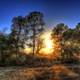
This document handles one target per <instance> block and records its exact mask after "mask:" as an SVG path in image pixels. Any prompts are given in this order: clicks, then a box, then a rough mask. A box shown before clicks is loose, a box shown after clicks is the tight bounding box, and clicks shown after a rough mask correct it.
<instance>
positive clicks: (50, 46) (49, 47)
mask: <svg viewBox="0 0 80 80" xmlns="http://www.w3.org/2000/svg"><path fill="white" fill-rule="evenodd" d="M41 38H43V39H44V40H43V45H44V48H42V49H41V51H40V52H41V53H43V54H51V53H52V52H53V50H54V43H53V40H51V32H47V33H44V34H43V35H42V36H41Z"/></svg>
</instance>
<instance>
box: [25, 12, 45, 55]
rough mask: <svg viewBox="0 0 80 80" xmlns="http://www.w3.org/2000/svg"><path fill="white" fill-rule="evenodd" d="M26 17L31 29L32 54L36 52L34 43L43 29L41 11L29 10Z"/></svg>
mask: <svg viewBox="0 0 80 80" xmlns="http://www.w3.org/2000/svg"><path fill="white" fill-rule="evenodd" d="M26 19H27V20H28V22H29V28H30V30H31V33H30V35H31V38H32V43H33V44H32V46H33V54H35V52H36V43H37V38H38V37H39V34H40V33H42V31H43V30H44V27H43V26H44V20H43V14H42V13H41V12H36V11H35V12H31V13H30V14H29V15H28V16H26Z"/></svg>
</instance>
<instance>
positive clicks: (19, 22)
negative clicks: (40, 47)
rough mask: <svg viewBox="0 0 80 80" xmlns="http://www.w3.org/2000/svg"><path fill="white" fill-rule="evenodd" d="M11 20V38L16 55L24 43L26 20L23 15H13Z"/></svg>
mask: <svg viewBox="0 0 80 80" xmlns="http://www.w3.org/2000/svg"><path fill="white" fill-rule="evenodd" d="M12 22H13V23H12V32H11V38H12V39H13V40H12V43H13V44H14V45H15V48H16V56H18V53H19V48H23V47H24V44H25V37H26V24H27V21H26V19H25V18H24V17H22V16H18V17H14V18H13V19H12Z"/></svg>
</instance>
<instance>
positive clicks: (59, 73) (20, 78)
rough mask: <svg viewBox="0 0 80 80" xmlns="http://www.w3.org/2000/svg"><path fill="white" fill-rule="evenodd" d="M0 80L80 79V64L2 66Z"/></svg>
mask: <svg viewBox="0 0 80 80" xmlns="http://www.w3.org/2000/svg"><path fill="white" fill-rule="evenodd" d="M0 80H80V65H63V64H55V65H53V66H51V67H34V68H27V67H4V68H3V67H1V68H0Z"/></svg>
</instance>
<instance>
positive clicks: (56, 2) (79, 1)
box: [0, 0, 80, 32]
mask: <svg viewBox="0 0 80 80" xmlns="http://www.w3.org/2000/svg"><path fill="white" fill-rule="evenodd" d="M32 11H40V12H42V13H43V14H44V20H45V23H46V25H47V26H48V27H50V28H53V26H55V25H56V24H58V23H65V24H66V25H68V26H69V27H70V28H74V27H75V26H76V25H77V23H79V22H80V0H0V31H2V30H3V31H5V30H7V32H10V29H11V24H12V18H13V17H15V16H20V15H21V16H25V15H28V14H29V13H30V12H32Z"/></svg>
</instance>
